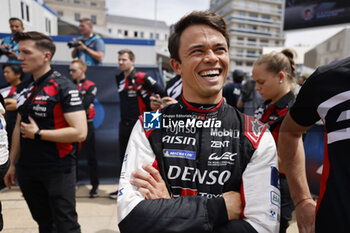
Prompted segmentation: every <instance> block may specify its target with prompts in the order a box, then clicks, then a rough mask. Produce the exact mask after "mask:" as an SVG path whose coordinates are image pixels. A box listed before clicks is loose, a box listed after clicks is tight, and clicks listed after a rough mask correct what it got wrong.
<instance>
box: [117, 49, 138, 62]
mask: <svg viewBox="0 0 350 233" xmlns="http://www.w3.org/2000/svg"><path fill="white" fill-rule="evenodd" d="M124 53H127V54H129V58H130V60H131V61H134V60H135V54H134V53H133V52H132V51H131V50H130V49H122V50H119V51H118V54H119V56H120V55H122V54H124Z"/></svg>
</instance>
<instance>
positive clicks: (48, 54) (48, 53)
mask: <svg viewBox="0 0 350 233" xmlns="http://www.w3.org/2000/svg"><path fill="white" fill-rule="evenodd" d="M51 58H52V54H51V52H49V51H46V52H44V59H45V61H48V62H50V61H51Z"/></svg>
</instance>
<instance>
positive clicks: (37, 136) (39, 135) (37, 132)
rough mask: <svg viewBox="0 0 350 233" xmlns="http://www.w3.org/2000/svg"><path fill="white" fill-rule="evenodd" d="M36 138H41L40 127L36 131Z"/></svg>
mask: <svg viewBox="0 0 350 233" xmlns="http://www.w3.org/2000/svg"><path fill="white" fill-rule="evenodd" d="M34 139H35V140H37V141H39V140H41V134H40V129H38V131H36V132H35V134H34Z"/></svg>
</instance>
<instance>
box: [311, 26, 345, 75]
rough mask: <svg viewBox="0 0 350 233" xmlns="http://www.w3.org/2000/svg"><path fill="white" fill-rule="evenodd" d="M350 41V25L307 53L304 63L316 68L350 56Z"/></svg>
mask: <svg viewBox="0 0 350 233" xmlns="http://www.w3.org/2000/svg"><path fill="white" fill-rule="evenodd" d="M349 41H350V27H346V28H344V29H343V30H342V31H340V32H338V33H336V34H335V35H333V36H332V37H330V38H329V39H327V40H325V41H324V42H322V43H321V44H318V45H316V46H315V47H314V48H313V49H311V50H310V51H308V52H307V53H305V57H304V64H305V65H306V66H308V67H311V68H314V69H316V68H317V67H318V66H322V65H327V64H329V63H331V62H334V61H339V60H341V59H344V58H346V57H348V56H349V54H350V44H349Z"/></svg>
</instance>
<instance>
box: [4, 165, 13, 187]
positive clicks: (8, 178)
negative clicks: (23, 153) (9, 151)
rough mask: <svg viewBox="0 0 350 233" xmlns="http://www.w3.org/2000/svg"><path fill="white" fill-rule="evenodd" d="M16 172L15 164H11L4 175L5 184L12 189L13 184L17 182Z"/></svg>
mask: <svg viewBox="0 0 350 233" xmlns="http://www.w3.org/2000/svg"><path fill="white" fill-rule="evenodd" d="M15 174H16V168H15V166H14V165H10V167H9V169H8V170H7V172H6V175H5V176H4V182H5V185H6V187H7V188H9V189H11V186H12V185H15V184H16V179H15Z"/></svg>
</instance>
